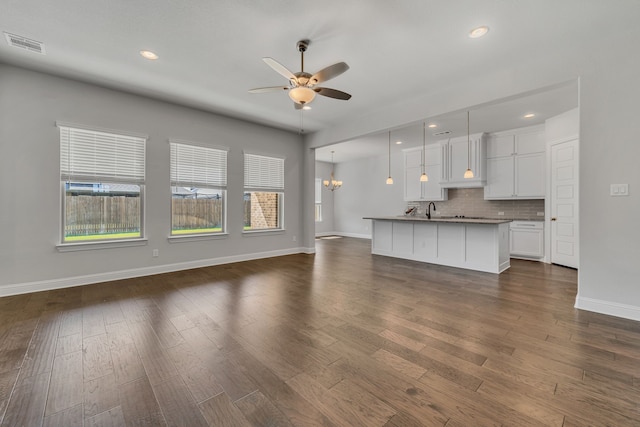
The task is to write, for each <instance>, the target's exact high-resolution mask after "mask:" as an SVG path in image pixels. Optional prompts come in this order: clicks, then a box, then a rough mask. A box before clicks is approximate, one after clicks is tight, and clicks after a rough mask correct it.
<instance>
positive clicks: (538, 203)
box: [407, 188, 544, 220]
mask: <svg viewBox="0 0 640 427" xmlns="http://www.w3.org/2000/svg"><path fill="white" fill-rule="evenodd" d="M427 204H428V202H407V206H408V207H413V206H416V207H417V208H418V212H417V213H416V215H424V214H425V212H426V211H427ZM435 204H436V212H435V215H436V216H456V215H464V216H475V217H483V218H505V219H521V220H525V219H529V220H544V216H538V213H539V212H541V213H544V200H484V190H483V189H482V188H456V189H454V188H450V189H449V200H445V201H442V202H435ZM499 212H504V215H499ZM432 215H433V210H432Z"/></svg>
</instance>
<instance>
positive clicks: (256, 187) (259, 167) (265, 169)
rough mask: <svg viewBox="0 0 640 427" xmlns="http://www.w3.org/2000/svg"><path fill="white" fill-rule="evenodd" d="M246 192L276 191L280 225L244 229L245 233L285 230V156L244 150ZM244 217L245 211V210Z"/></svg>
mask: <svg viewBox="0 0 640 427" xmlns="http://www.w3.org/2000/svg"><path fill="white" fill-rule="evenodd" d="M243 154H244V191H243V200H244V194H246V193H276V194H277V195H278V196H277V197H278V212H277V222H278V227H274V228H259V229H255V230H254V229H251V230H244V227H243V230H242V232H243V234H247V235H248V234H256V233H258V234H259V233H272V232H281V231H284V230H285V226H284V194H285V189H284V163H285V157H279V156H274V155H270V154H262V153H256V152H249V151H244V153H243ZM242 214H243V217H244V211H243V213H242Z"/></svg>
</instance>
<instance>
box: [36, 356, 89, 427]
mask: <svg viewBox="0 0 640 427" xmlns="http://www.w3.org/2000/svg"><path fill="white" fill-rule="evenodd" d="M82 383H83V380H82V351H76V352H73V353H67V354H62V355H60V356H57V357H56V358H55V360H54V362H53V372H52V374H51V380H50V382H49V392H48V398H47V407H46V410H45V416H46V415H51V414H55V413H56V412H60V411H62V410H65V409H69V408H72V407H74V406H76V405H79V404H81V403H82V385H83V384H82Z"/></svg>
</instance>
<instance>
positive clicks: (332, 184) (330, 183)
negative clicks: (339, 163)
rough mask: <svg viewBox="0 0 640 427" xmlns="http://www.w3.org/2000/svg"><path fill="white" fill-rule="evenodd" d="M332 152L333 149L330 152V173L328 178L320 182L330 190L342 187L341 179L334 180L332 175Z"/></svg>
mask: <svg viewBox="0 0 640 427" xmlns="http://www.w3.org/2000/svg"><path fill="white" fill-rule="evenodd" d="M333 153H334V151H332V152H331V175H330V177H329V179H325V180H324V181H322V184H323V185H324V186H325V187H327V188H328V189H329V190H331V191H334V190H337V189H338V188H340V187H342V181H338V180H336V179H335V178H334V176H333Z"/></svg>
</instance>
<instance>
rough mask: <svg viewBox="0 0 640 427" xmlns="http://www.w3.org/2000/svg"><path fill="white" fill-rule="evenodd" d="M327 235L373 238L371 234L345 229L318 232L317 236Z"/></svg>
mask: <svg viewBox="0 0 640 427" xmlns="http://www.w3.org/2000/svg"><path fill="white" fill-rule="evenodd" d="M326 236H342V237H354V238H356V239H369V240H371V234H358V233H345V232H343V231H325V232H323V233H316V237H326Z"/></svg>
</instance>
